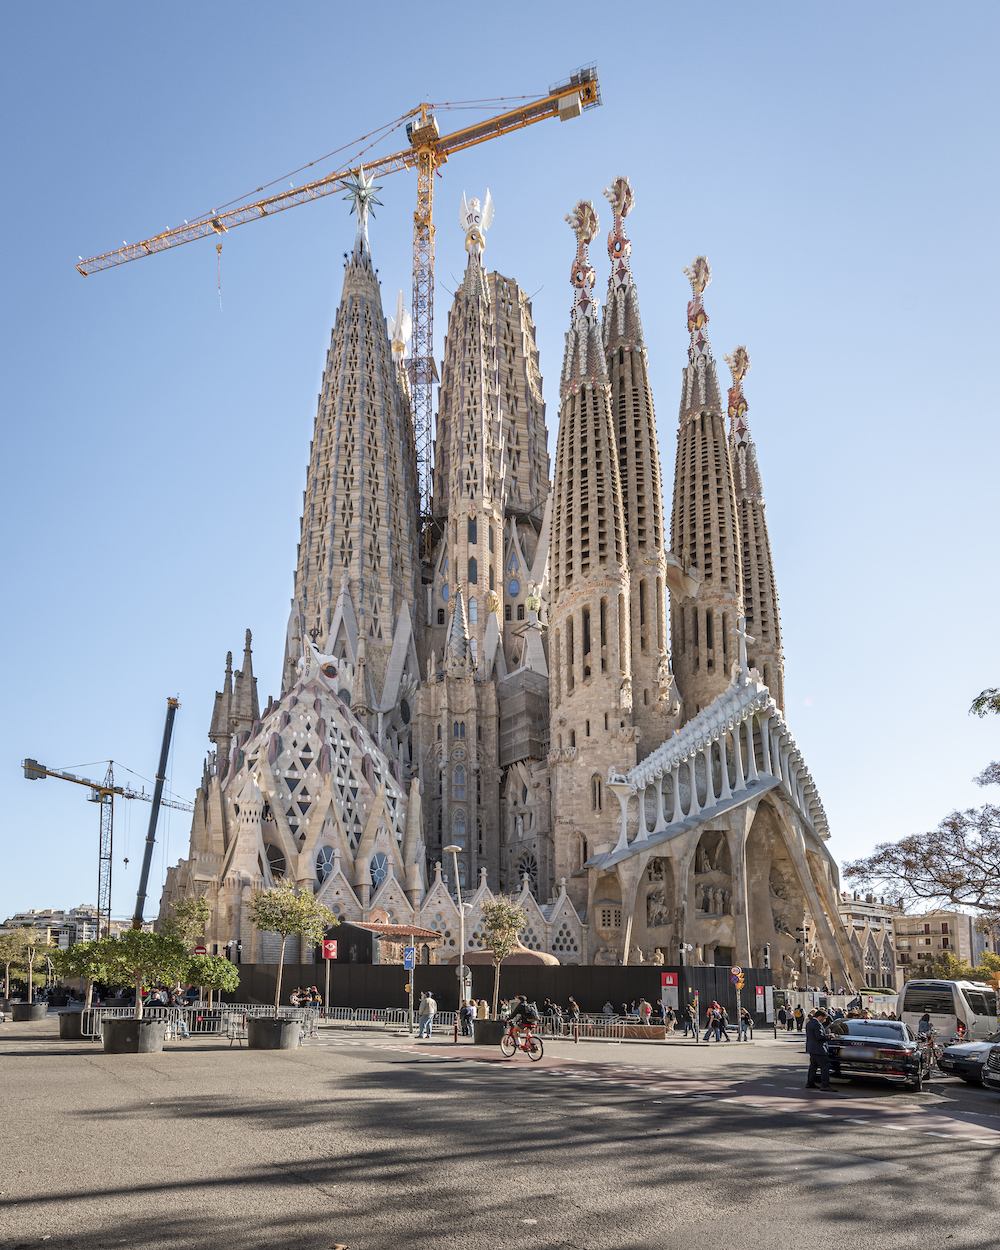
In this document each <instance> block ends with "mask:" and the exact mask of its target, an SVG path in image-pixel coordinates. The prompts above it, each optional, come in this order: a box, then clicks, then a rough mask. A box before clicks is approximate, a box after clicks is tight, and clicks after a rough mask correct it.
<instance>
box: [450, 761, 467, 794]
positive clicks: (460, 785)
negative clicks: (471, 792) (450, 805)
mask: <svg viewBox="0 0 1000 1250" xmlns="http://www.w3.org/2000/svg"><path fill="white" fill-rule="evenodd" d="M451 797H452V798H453V799H464V798H465V765H464V764H456V765H455V776H454V779H453V784H452V792H451Z"/></svg>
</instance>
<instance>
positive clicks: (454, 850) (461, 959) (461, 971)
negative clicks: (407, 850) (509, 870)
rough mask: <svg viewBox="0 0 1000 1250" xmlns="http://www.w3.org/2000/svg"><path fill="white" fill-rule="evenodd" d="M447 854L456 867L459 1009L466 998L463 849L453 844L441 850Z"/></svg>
mask: <svg viewBox="0 0 1000 1250" xmlns="http://www.w3.org/2000/svg"><path fill="white" fill-rule="evenodd" d="M441 849H442V850H443V851H444V852H445V853H446V854H447V853H450V854H451V858H452V862H453V863H454V865H455V897H456V898H457V899H458V949H459V954H458V984H459V991H458V997H459V1007H461V1005H462V999H464V998H465V904H464V903H463V902H462V883H461V881H460V880H459V877H458V853H459V851H460V850H462V847H460V846H457V845H456V844H455V843H452V844H451V846H445V847H442V848H441Z"/></svg>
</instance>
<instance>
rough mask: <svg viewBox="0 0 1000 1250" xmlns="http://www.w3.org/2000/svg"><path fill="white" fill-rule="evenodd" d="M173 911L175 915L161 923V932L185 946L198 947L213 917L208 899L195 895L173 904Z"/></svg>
mask: <svg viewBox="0 0 1000 1250" xmlns="http://www.w3.org/2000/svg"><path fill="white" fill-rule="evenodd" d="M171 911H172V913H173V914H172V915H170V916H168V917H167V918H166V919H165V920H162V921H161V922H160V925H159V932H160V933H165V934H166V935H167V936H168V937H175V938H177V939H178V941H181V942H183V943H184V945H185V946H196V945H198V944H199V943H200V942H201V940H202V938H203V937H204V936H205V926H206V925H207V924H208V922H209V920H210V918H211V915H212V913H211V910H210V908H209V906H208V899H207V898H206V897H205V896H204V894H195V895H194V896H193V897H191V898H184V899H180V900H179V901H178V902H176V903H172V904H171Z"/></svg>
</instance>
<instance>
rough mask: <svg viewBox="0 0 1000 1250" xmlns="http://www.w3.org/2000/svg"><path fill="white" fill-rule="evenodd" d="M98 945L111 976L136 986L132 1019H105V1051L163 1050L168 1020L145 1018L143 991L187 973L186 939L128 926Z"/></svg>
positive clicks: (105, 966) (110, 977) (167, 982)
mask: <svg viewBox="0 0 1000 1250" xmlns="http://www.w3.org/2000/svg"><path fill="white" fill-rule="evenodd" d="M97 945H98V946H100V947H101V953H100V954H101V963H102V965H103V967H104V969H105V975H106V976H107V977H108V979H109V980H112V981H117V982H118V983H119V984H125V983H127V982H131V984H132V985H134V986H135V1011H134V1012H133V1014H132V1019H131V1020H104V1021H102V1024H101V1028H102V1031H103V1034H104V1049H105V1051H107V1052H109V1053H118V1052H120V1051H136V1050H138V1051H155V1050H162V1049H163V1035H164V1032H165V1030H166V1022H165V1021H161V1020H143V1018H142V991H143V990H144V989H147V988H151V987H152V986H154V985H164V984H170V983H171V982H174V981H179V980H180V979H181V977H183V976H184V974H185V972H186V971H187V965H188V954H187V951H186V950H185V949H184V945H183V943H182V942H180V941H179V940H178V939H177V938H175V937H170V936H168V935H167V934H164V933H146V932H144V931H143V930H142V929H126V930H125V932H123V933H121V934H120V935H119V936H118V937H116V938H105V939H104V940H103V941H101V942H98V943H97ZM129 1026H131V1027H129Z"/></svg>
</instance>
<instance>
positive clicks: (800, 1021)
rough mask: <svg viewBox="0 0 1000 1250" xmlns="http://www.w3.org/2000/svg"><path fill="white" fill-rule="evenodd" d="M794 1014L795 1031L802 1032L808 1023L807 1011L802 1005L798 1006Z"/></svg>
mask: <svg viewBox="0 0 1000 1250" xmlns="http://www.w3.org/2000/svg"><path fill="white" fill-rule="evenodd" d="M792 1015H793V1016H794V1017H795V1031H796V1032H797V1033H801V1032H802V1030H803V1028H804V1027H805V1023H806V1013H805V1012H804V1011H803V1010H802V1008H801V1007H796V1008H795V1010H794V1011H793V1012H792Z"/></svg>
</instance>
